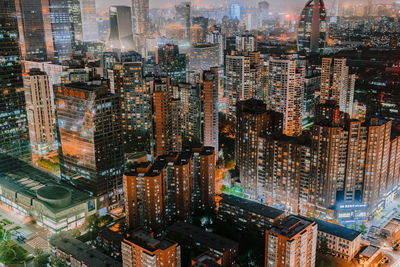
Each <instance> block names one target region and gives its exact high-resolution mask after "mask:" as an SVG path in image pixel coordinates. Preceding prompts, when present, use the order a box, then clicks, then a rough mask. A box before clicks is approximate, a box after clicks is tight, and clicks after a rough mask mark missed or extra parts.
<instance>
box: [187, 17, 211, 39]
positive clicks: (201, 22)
mask: <svg viewBox="0 0 400 267" xmlns="http://www.w3.org/2000/svg"><path fill="white" fill-rule="evenodd" d="M208 21H209V18H205V17H193V18H192V25H198V26H200V27H201V28H202V30H203V39H202V40H201V41H200V42H199V43H202V42H204V41H205V36H206V35H207V33H208ZM190 34H192V33H190Z"/></svg>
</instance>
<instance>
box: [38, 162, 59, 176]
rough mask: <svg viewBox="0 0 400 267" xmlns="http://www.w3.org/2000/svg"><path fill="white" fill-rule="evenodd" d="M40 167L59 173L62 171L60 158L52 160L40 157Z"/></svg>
mask: <svg viewBox="0 0 400 267" xmlns="http://www.w3.org/2000/svg"><path fill="white" fill-rule="evenodd" d="M37 165H38V167H40V168H42V169H45V170H48V171H50V172H52V173H58V172H60V164H59V163H58V160H55V161H51V160H48V159H39V160H38V161H37Z"/></svg>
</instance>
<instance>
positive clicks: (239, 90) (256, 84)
mask: <svg viewBox="0 0 400 267" xmlns="http://www.w3.org/2000/svg"><path fill="white" fill-rule="evenodd" d="M260 67H261V66H260V53H259V52H232V54H231V55H227V56H226V65H225V68H226V70H225V73H226V92H227V118H228V119H229V120H230V121H232V122H234V121H235V116H236V103H237V102H238V101H240V100H246V99H250V98H252V97H255V96H256V95H257V92H259V90H260V84H261V68H260Z"/></svg>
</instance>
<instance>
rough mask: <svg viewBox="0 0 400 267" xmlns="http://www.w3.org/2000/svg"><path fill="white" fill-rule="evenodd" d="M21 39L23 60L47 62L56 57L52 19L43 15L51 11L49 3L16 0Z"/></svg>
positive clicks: (34, 0)
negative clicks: (45, 11) (46, 11)
mask: <svg viewBox="0 0 400 267" xmlns="http://www.w3.org/2000/svg"><path fill="white" fill-rule="evenodd" d="M15 7H16V11H17V15H18V16H17V18H18V28H19V39H20V42H19V44H20V48H21V55H22V58H24V59H27V60H46V59H47V58H49V59H52V58H53V57H54V46H53V37H52V29H51V25H50V17H49V16H48V14H43V10H45V9H47V10H49V1H41V0H32V1H22V0H16V1H15Z"/></svg>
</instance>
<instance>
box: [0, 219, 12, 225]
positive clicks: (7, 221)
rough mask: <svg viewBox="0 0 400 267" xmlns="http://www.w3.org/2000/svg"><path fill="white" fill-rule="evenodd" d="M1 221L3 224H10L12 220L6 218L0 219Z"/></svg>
mask: <svg viewBox="0 0 400 267" xmlns="http://www.w3.org/2000/svg"><path fill="white" fill-rule="evenodd" d="M1 222H2V223H3V225H10V224H12V222H11V221H9V220H7V219H3V220H1Z"/></svg>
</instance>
